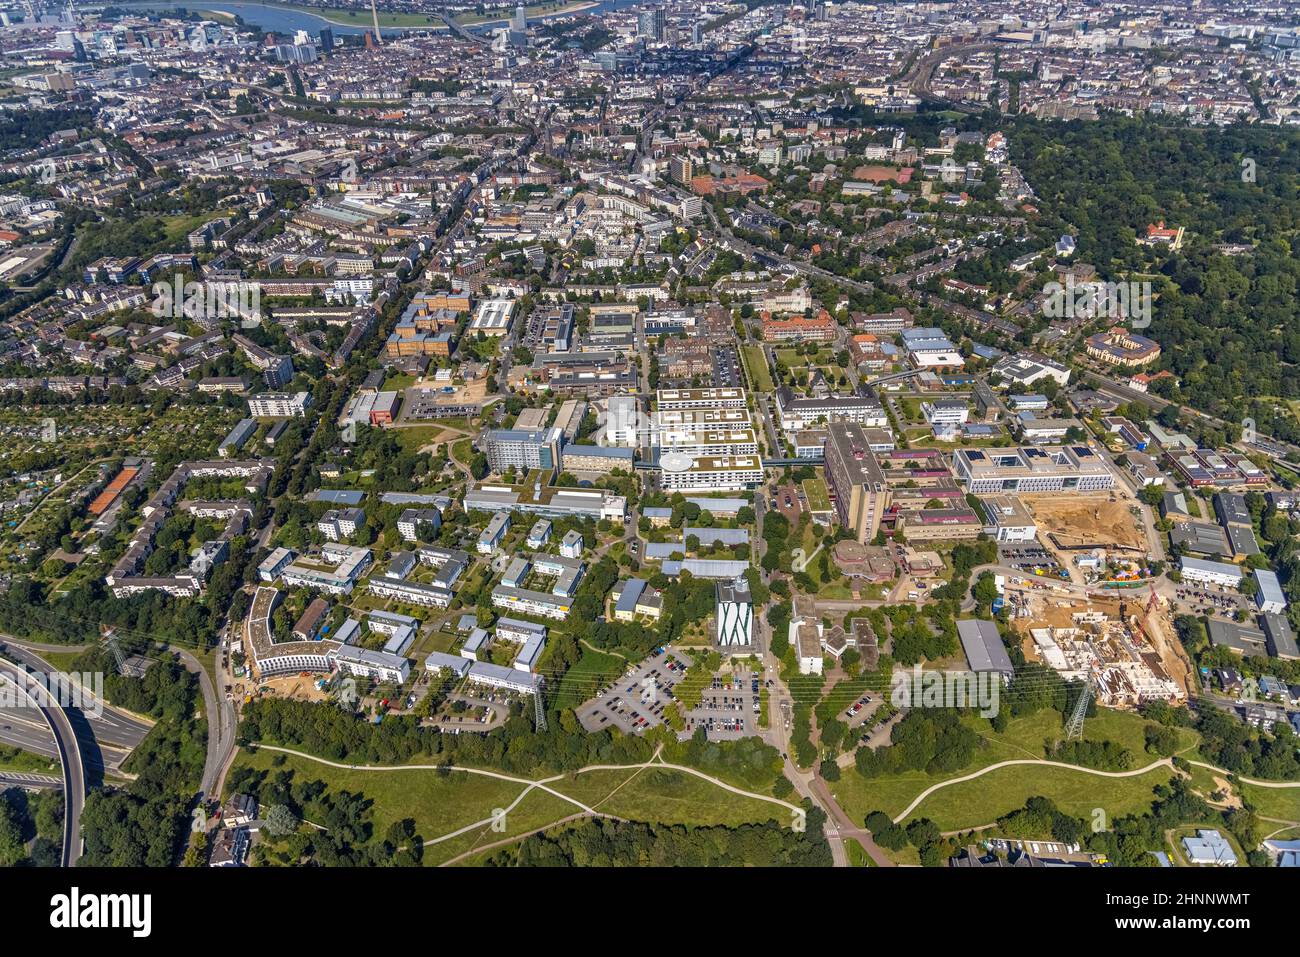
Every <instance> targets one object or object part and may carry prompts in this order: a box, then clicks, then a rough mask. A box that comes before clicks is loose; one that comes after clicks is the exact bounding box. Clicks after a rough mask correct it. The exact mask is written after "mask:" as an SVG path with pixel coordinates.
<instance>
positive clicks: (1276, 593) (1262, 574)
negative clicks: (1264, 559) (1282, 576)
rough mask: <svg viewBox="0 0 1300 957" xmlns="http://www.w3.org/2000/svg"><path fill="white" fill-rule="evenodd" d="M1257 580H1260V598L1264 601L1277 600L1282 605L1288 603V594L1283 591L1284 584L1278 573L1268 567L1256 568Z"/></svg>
mask: <svg viewBox="0 0 1300 957" xmlns="http://www.w3.org/2000/svg"><path fill="white" fill-rule="evenodd" d="M1255 581H1257V582H1259V600H1260V602H1261V603H1263V602H1266V601H1268V602H1277V603H1278V604H1280V605H1283V606H1285V605H1286V595H1285V594H1283V592H1282V584H1281V583H1280V582H1279V581H1278V580H1277V574H1276V573H1275V572H1272V571H1270V570H1269V569H1267V568H1257V569H1255Z"/></svg>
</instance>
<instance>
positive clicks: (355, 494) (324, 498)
mask: <svg viewBox="0 0 1300 957" xmlns="http://www.w3.org/2000/svg"><path fill="white" fill-rule="evenodd" d="M308 500H309V501H312V502H328V503H329V504H331V505H360V504H361V503H362V502H364V501H365V500H366V493H365V492H362V491H361V490H360V489H354V488H321V489H317V490H316V491H314V492H312V493H311V495H310V496H309V497H308Z"/></svg>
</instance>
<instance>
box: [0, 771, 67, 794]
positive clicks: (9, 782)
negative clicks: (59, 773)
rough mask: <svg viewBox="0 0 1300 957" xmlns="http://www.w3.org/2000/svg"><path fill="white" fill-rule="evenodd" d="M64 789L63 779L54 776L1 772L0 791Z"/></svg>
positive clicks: (24, 772) (23, 772) (25, 772)
mask: <svg viewBox="0 0 1300 957" xmlns="http://www.w3.org/2000/svg"><path fill="white" fill-rule="evenodd" d="M8 787H15V788H37V789H40V790H44V789H46V788H51V789H52V788H62V787H63V778H56V777H54V775H52V774H32V773H30V772H28V771H0V791H3V790H4V789H5V788H8Z"/></svg>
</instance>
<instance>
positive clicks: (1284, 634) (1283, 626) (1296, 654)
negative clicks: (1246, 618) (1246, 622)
mask: <svg viewBox="0 0 1300 957" xmlns="http://www.w3.org/2000/svg"><path fill="white" fill-rule="evenodd" d="M1260 619H1261V620H1262V621H1263V622H1264V634H1265V635H1267V636H1268V653H1269V654H1270V655H1272V656H1273V657H1274V658H1300V647H1297V646H1296V640H1295V634H1294V633H1293V632H1292V631H1291V624H1290V623H1289V622H1288V621H1287V620H1286V618H1285V617H1284V616H1282V615H1277V614H1273V613H1272V612H1270V613H1268V614H1265V615H1261V616H1260Z"/></svg>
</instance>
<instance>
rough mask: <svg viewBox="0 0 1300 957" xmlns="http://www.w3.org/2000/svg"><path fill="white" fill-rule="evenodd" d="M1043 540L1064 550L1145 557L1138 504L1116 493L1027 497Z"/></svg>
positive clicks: (1025, 501)
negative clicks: (1104, 549)
mask: <svg viewBox="0 0 1300 957" xmlns="http://www.w3.org/2000/svg"><path fill="white" fill-rule="evenodd" d="M1021 501H1022V502H1024V504H1025V505H1026V506H1027V507H1028V508H1029V510H1030V511H1031V512H1032V513H1033V516H1034V522H1035V523H1036V524H1037V526H1038V535H1039V538H1040V540H1044V541H1047V542H1051V543H1052V544H1053V545H1055V546H1056V548H1057V549H1059V550H1063V551H1079V550H1086V549H1092V548H1106V549H1113V550H1117V551H1127V552H1132V553H1142V554H1145V553H1146V551H1147V548H1148V543H1147V541H1146V536H1145V535H1144V534H1143V531H1142V523H1141V521H1140V519H1137V518H1135V510H1136V508H1137V506H1136V503H1134V502H1133V501H1132V500H1130V499H1127V498H1125V497H1124V496H1123V495H1121V494H1120V493H1119V492H1117V491H1112V492H1108V493H1106V494H1102V495H1025V496H1022V497H1021Z"/></svg>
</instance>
